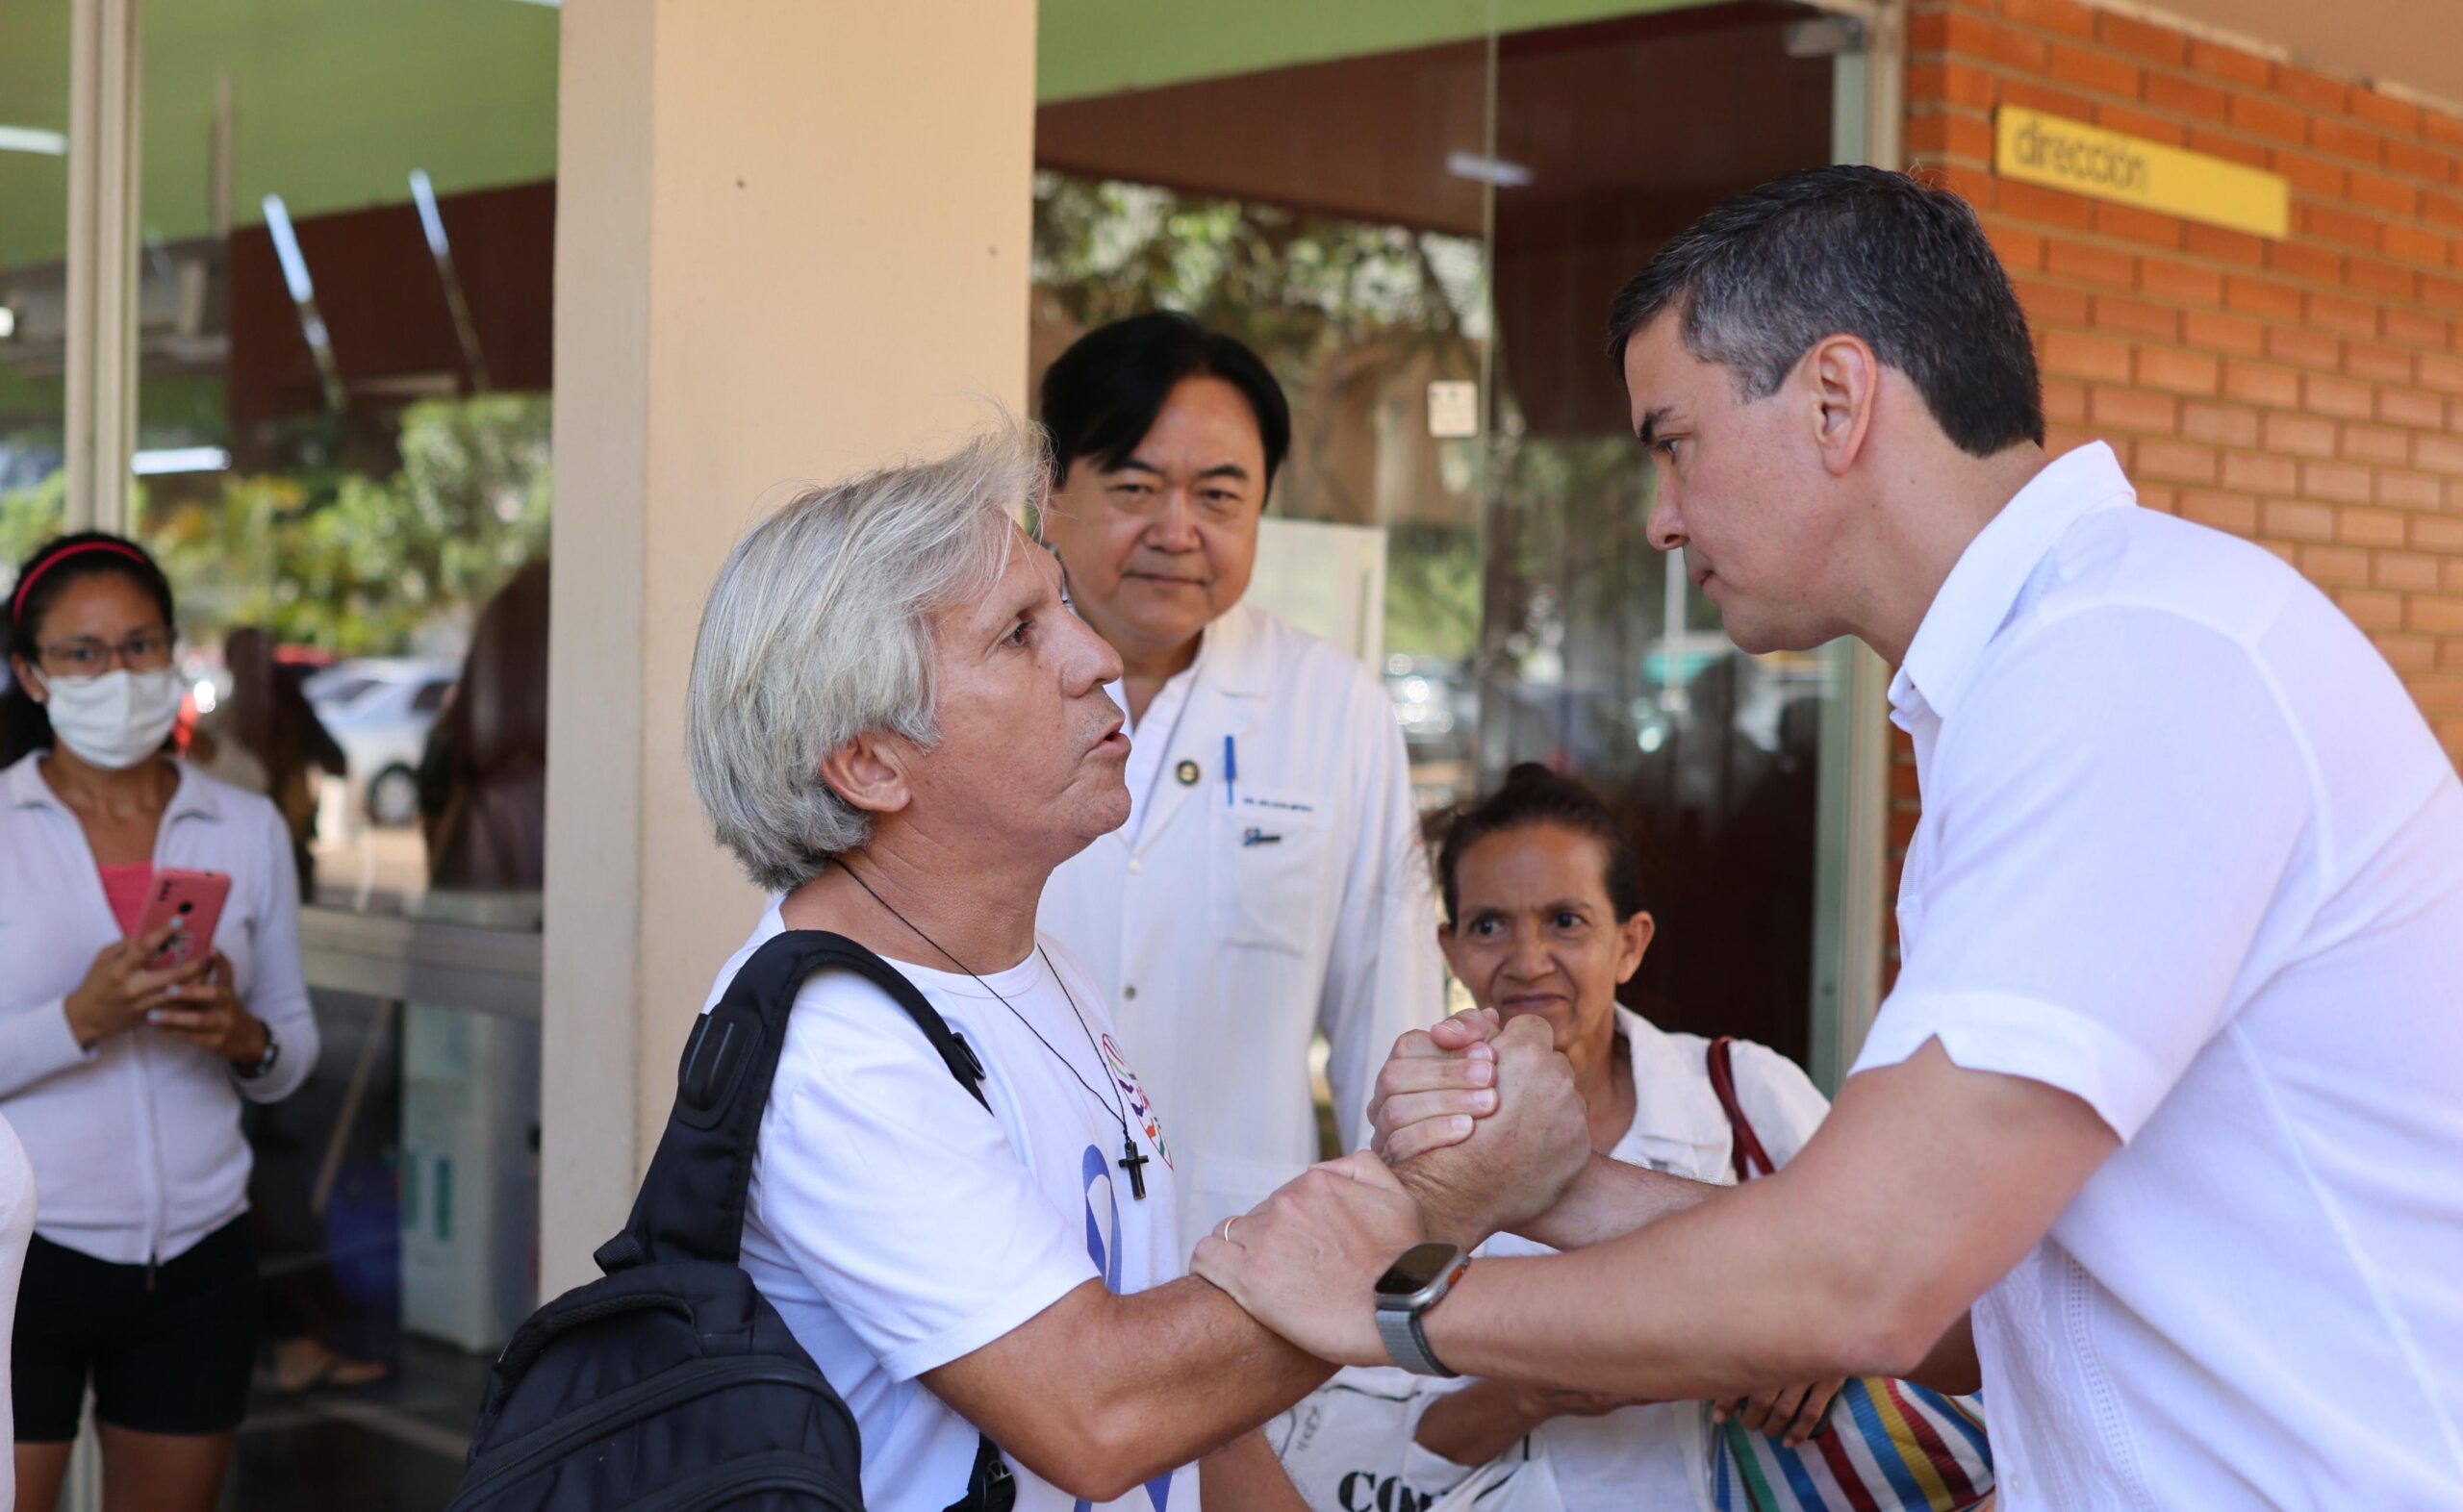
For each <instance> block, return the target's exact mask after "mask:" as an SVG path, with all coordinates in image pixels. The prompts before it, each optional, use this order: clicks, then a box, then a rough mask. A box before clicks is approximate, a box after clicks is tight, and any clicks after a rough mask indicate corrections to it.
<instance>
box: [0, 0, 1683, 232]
mask: <svg viewBox="0 0 2463 1512" xmlns="http://www.w3.org/2000/svg"><path fill="white" fill-rule="evenodd" d="M694 3H702V4H710V3H719V0H694ZM916 3H928V0H916ZM1701 3H1704V0H1237V3H1227V0H1042V4H1041V24H1040V26H1039V29H1038V32H1037V37H1036V43H1035V67H1036V88H1037V93H1038V95H1039V96H1040V97H1041V98H1042V99H1044V100H1047V101H1052V100H1073V99H1083V98H1086V97H1088V96H1091V95H1099V94H1110V93H1116V92H1119V91H1121V90H1125V89H1136V88H1155V87H1156V86H1159V85H1166V84H1184V83H1188V82H1190V81H1192V80H1197V79H1206V78H1215V77H1220V76H1223V75H1227V74H1237V73H1251V72H1256V71H1257V70H1259V69H1265V68H1274V67H1280V66H1282V65H1285V64H1289V63H1317V62H1323V61H1326V60H1328V59H1334V58H1346V57H1358V56H1361V55H1364V54H1370V53H1381V52H1393V51H1398V50H1401V49H1404V48H1410V47H1426V46H1431V45H1434V44H1436V43H1439V42H1451V41H1462V40H1465V39H1469V38H1480V37H1485V36H1486V35H1488V33H1489V32H1490V31H1491V30H1495V31H1497V32H1500V33H1511V32H1519V31H1527V30H1531V29H1533V28H1536V27H1545V26H1562V25H1569V24H1573V23H1576V22H1582V21H1595V20H1601V19H1604V18H1608V17H1612V16H1619V15H1633V14H1638V13H1644V12H1651V11H1667V10H1677V9H1681V8H1683V7H1686V6H1689V5H1694V4H1701ZM68 13H69V6H68V0H0V124H6V125H12V126H33V127H38V128H43V129H47V130H52V131H63V130H65V129H66V127H67V120H68ZM556 29H557V13H556V12H555V11H553V10H551V9H548V8H546V7H544V6H536V5H524V4H520V3H518V0H147V4H146V7H145V40H144V64H143V66H144V160H143V169H142V171H143V174H144V185H143V190H142V198H141V201H140V209H141V214H142V216H143V220H144V229H145V234H146V235H147V236H148V237H152V238H159V239H164V240H177V239H182V238H186V237H193V236H197V235H201V234H202V233H204V232H205V231H206V230H207V228H208V225H209V217H210V211H211V202H210V198H209V196H210V194H211V192H212V189H211V176H210V175H211V166H212V162H213V157H212V152H213V148H212V142H213V123H214V99H215V83H216V77H217V76H218V75H220V74H222V73H225V72H227V73H229V74H230V75H231V76H232V88H233V96H234V99H235V102H236V105H237V109H238V117H239V119H238V130H237V133H236V146H235V151H234V155H233V166H234V175H233V211H234V214H235V217H236V218H237V219H238V220H239V221H240V222H241V224H248V223H251V222H254V221H257V220H260V219H262V218H263V215H262V212H261V211H260V210H259V209H258V207H259V205H260V204H261V202H262V201H263V199H264V197H265V196H266V195H267V194H268V193H279V194H281V195H282V196H283V198H284V201H285V202H286V203H287V204H288V205H289V206H290V207H291V211H292V214H293V215H313V214H322V213H325V212H330V211H341V210H353V209H358V208H360V207H363V206H368V205H385V204H399V203H401V202H402V201H404V200H406V199H408V198H409V197H410V196H409V190H408V189H407V188H406V186H405V178H406V176H407V175H408V174H409V172H410V170H411V169H412V168H414V167H423V168H425V169H427V171H428V174H429V176H430V177H431V178H433V179H434V180H435V181H436V186H437V189H438V190H439V191H440V192H444V193H450V192H453V191H455V190H460V189H483V188H488V187H490V186H494V185H501V184H520V183H526V182H529V181H532V180H536V179H544V178H548V177H551V176H553V175H554V173H555V171H556ZM816 71H817V73H818V72H820V71H822V70H821V67H820V64H819V63H818V62H816ZM66 196H67V167H66V160H65V159H64V158H46V157H37V156H31V155H28V154H24V153H15V152H0V268H7V267H14V266H20V265H26V264H29V263H43V262H50V261H53V260H55V259H57V258H59V257H60V256H61V253H62V249H63V244H64V242H65V239H66V237H65V228H66V225H67V198H66Z"/></svg>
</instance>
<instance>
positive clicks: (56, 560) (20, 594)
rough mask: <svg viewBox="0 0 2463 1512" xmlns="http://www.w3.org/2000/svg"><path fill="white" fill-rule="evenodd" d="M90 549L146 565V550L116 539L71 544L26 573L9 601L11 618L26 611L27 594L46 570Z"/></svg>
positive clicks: (12, 619)
mask: <svg viewBox="0 0 2463 1512" xmlns="http://www.w3.org/2000/svg"><path fill="white" fill-rule="evenodd" d="M89 551H110V552H115V553H117V554H118V555H120V556H123V557H126V558H128V560H130V561H131V562H134V563H136V564H137V565H138V566H140V567H143V566H144V565H145V553H144V552H142V551H140V550H138V549H137V548H136V547H135V546H129V545H122V544H121V543H120V542H116V541H89V542H82V543H80V544H78V545H74V546H70V547H69V548H68V549H67V550H65V551H63V552H61V553H60V554H59V555H57V556H54V557H51V558H48V559H47V560H45V561H44V563H43V564H42V566H40V567H37V568H35V569H34V570H33V571H31V572H29V573H27V574H26V578H25V581H24V582H22V583H19V584H18V585H17V595H16V597H14V598H13V599H11V600H10V601H9V618H10V620H11V621H12V622H13V621H14V620H15V619H16V617H18V616H19V615H22V614H24V613H25V612H26V595H27V594H28V593H31V592H34V591H35V585H36V584H37V583H39V582H41V581H42V575H43V574H44V573H45V572H48V571H50V570H51V569H52V568H53V567H58V566H60V564H62V563H63V562H65V561H67V560H68V559H69V558H71V557H82V556H84V555H86V554H87V553H88V552H89Z"/></svg>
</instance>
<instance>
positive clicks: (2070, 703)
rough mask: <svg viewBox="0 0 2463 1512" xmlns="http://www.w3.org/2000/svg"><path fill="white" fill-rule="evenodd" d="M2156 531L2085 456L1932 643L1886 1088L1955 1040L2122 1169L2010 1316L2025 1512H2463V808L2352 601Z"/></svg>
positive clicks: (1966, 1061)
mask: <svg viewBox="0 0 2463 1512" xmlns="http://www.w3.org/2000/svg"><path fill="white" fill-rule="evenodd" d="M2135 505H2136V496H2135V494H2134V492H2133V491H2132V490H2131V488H2130V485H2129V482H2128V480H2127V479H2126V478H2125V477H2124V476H2123V475H2122V473H2121V471H2120V466H2119V465H2118V463H2117V462H2116V461H2115V459H2114V457H2113V455H2112V452H2111V451H2110V449H2109V448H2107V447H2105V446H2102V445H2100V444H2098V445H2092V446H2087V447H2082V448H2080V449H2079V450H2077V451H2074V452H2071V453H2069V455H2067V456H2065V457H2063V458H2061V459H2060V460H2059V461H2057V462H2055V463H2053V464H2052V465H2051V466H2049V467H2047V468H2045V469H2044V472H2043V473H2042V474H2040V475H2039V476H2038V477H2037V478H2036V480H2035V481H2034V482H2032V483H2030V484H2029V485H2028V486H2027V488H2026V489H2025V490H2023V491H2021V492H2020V493H2019V495H2018V497H2017V498H2015V499H2013V500H2012V501H2011V502H2010V504H2009V506H2008V507H2007V508H2006V509H2005V510H2003V511H2002V513H2001V515H2000V516H1999V517H1997V518H1995V519H1994V520H1993V522H1992V523H1991V524H1990V525H1988V526H1987V527H1986V528H1985V530H1984V531H1983V532H1982V533H1981V534H1980V535H1978V536H1977V537H1976V539H1975V541H1974V542H1972V543H1971V544H1970V545H1969V546H1968V550H1967V552H1966V554H1965V555H1964V556H1962V557H1961V558H1960V560H1959V563H1958V566H1957V567H1956V568H1955V569H1954V570H1953V571H1952V572H1951V574H1950V576H1949V578H1948V580H1947V581H1946V582H1944V583H1943V584H1942V591H1941V592H1940V594H1939V596H1938V597H1936V599H1935V600H1934V602H1933V605H1932V607H1931V609H1930V610H1929V611H1928V612H1927V614H1926V616H1925V617H1924V621H1923V624H1922V626H1921V628H1920V629H1919V630H1918V631H1917V636H1916V640H1915V642H1914V643H1913V644H1912V645H1911V646H1910V647H1909V649H1908V655H1907V663H1906V666H1905V667H1904V668H1902V669H1901V670H1900V672H1899V674H1898V677H1897V679H1896V681H1895V682H1894V683H1893V685H1892V689H1891V700H1892V705H1893V710H1894V712H1893V714H1892V718H1894V719H1895V720H1896V721H1897V723H1898V724H1899V726H1900V727H1901V728H1903V729H1905V730H1907V731H1908V732H1909V734H1910V735H1911V736H1912V737H1913V738H1914V741H1915V745H1916V758H1917V779H1918V782H1919V784H1920V786H1921V789H1922V793H1923V799H1924V817H1923V820H1922V823H1921V825H1920V826H1919V828H1918V829H1917V835H1916V839H1915V843H1914V844H1913V845H1912V846H1911V848H1910V850H1909V852H1908V857H1907V867H1906V873H1905V877H1904V880H1903V881H1902V883H1901V885H1900V892H1899V905H1898V908H1899V932H1900V941H1901V947H1902V950H1903V951H1904V955H1905V964H1904V966H1903V968H1902V970H1901V971H1900V974H1899V979H1898V984H1897V988H1896V990H1895V991H1894V992H1893V993H1892V995H1891V998H1890V1000H1889V1001H1888V1002H1887V1003H1886V1004H1884V1005H1883V1008H1882V1011H1881V1015H1880V1017H1879V1019H1878V1020H1877V1021H1876V1022H1875V1023H1874V1025H1873V1031H1872V1035H1871V1038H1870V1039H1869V1040H1868V1041H1867V1042H1866V1046H1865V1050H1864V1053H1863V1055H1862V1056H1861V1057H1860V1058H1859V1060H1858V1061H1857V1065H1856V1069H1857V1070H1858V1071H1863V1070H1865V1069H1866V1068H1867V1067H1873V1066H1886V1065H1892V1064H1895V1063H1897V1062H1899V1061H1901V1060H1904V1059H1905V1058H1906V1057H1908V1056H1909V1055H1911V1054H1913V1053H1915V1051H1916V1050H1917V1049H1918V1048H1919V1047H1921V1046H1923V1045H1924V1044H1925V1042H1926V1041H1928V1040H1933V1039H1939V1040H1940V1041H1941V1042H1942V1046H1943V1048H1944V1049H1945V1050H1946V1051H1947V1053H1948V1054H1949V1056H1950V1058H1951V1059H1952V1060H1954V1061H1955V1062H1957V1063H1958V1064H1959V1065H1961V1066H1964V1067H1967V1068H1968V1069H1971V1070H1979V1071H1997V1072H2002V1073H2005V1074H2010V1075H2017V1076H2024V1077H2028V1078H2030V1079H2033V1080H2037V1081H2041V1082H2044V1083H2045V1084H2047V1085H2049V1086H2053V1087H2058V1088H2061V1089H2062V1090H2064V1091H2066V1092H2069V1093H2072V1094H2074V1095H2076V1096H2078V1097H2080V1098H2082V1099H2084V1100H2085V1101H2086V1102H2087V1103H2088V1104H2089V1105H2090V1106H2092V1107H2093V1108H2095V1111H2096V1113H2097V1114H2099V1115H2100V1116H2101V1117H2102V1118H2103V1120H2104V1121H2105V1122H2106V1123H2108V1124H2110V1125H2111V1126H2112V1128H2113V1130H2114V1132H2115V1133H2117V1134H2118V1135H2120V1138H2121V1140H2122V1141H2123V1145H2122V1147H2121V1148H2120V1151H2119V1152H2118V1153H2116V1154H2115V1155H2114V1156H2113V1158H2112V1159H2111V1160H2109V1161H2108V1162H2106V1163H2105V1165H2104V1166H2103V1167H2102V1169H2101V1170H2099V1171H2097V1172H2096V1173H2095V1175H2094V1177H2092V1178H2091V1179H2090V1180H2089V1181H2088V1183H2087V1185H2086V1188H2085V1189H2084V1190H2083V1191H2082V1192H2081V1193H2080V1194H2079V1196H2078V1197H2077V1199H2076V1201H2074V1202H2073V1203H2072V1204H2071V1205H2070V1207H2069V1211H2067V1212H2066V1213H2064V1214H2063V1215H2062V1217H2061V1219H2060V1221H2059V1222H2056V1223H2055V1224H2054V1225H2053V1228H2052V1231H2051V1233H2050V1234H2049V1235H2048V1236H2047V1237H2046V1238H2045V1240H2044V1243H2043V1244H2042V1245H2041V1246H2040V1247H2038V1248H2037V1249H2036V1251H2035V1252H2034V1253H2033V1254H2031V1255H2030V1256H2028V1257H2027V1258H2026V1259H2024V1260H2022V1261H2020V1262H2019V1265H2018V1266H2017V1267H2016V1268H2015V1269H2013V1270H2012V1271H2011V1273H2010V1274H2009V1275H2008V1276H2007V1277H2005V1278H2004V1279H2003V1280H2002V1281H2001V1282H2000V1284H1999V1285H1997V1286H1996V1287H1994V1288H1993V1291H1992V1292H1990V1293H1988V1294H1987V1295H1986V1296H1985V1298H1983V1299H1982V1300H1981V1301H1979V1302H1978V1303H1977V1304H1976V1307H1975V1311H1974V1319H1975V1338H1976V1346H1977V1350H1978V1352H1979V1354H1980V1355H1981V1357H1982V1360H1983V1366H1984V1379H1985V1391H1984V1399H1985V1401H1986V1402H1987V1403H1989V1404H1990V1405H1991V1408H1992V1413H1993V1453H1994V1456H1995V1460H1996V1464H1997V1467H1998V1469H1999V1472H2000V1481H2001V1487H2002V1493H2003V1502H2002V1505H2003V1506H2004V1507H2005V1508H2006V1509H2007V1512H2034V1509H2037V1508H2061V1509H2064V1512H2069V1509H2077V1512H2090V1509H2092V1512H2107V1509H2113V1508H2144V1509H2148V1512H2153V1509H2159V1508H2190V1507H2195V1508H2197V1509H2199V1512H2217V1509H2226V1508H2241V1507H2249V1508H2256V1507H2386V1508H2394V1507H2404V1508H2427V1507H2463V1432H2459V1431H2458V1425H2459V1424H2463V788H2459V787H2458V786H2457V783H2456V779H2455V773H2454V769H2453V768H2452V766H2451V765H2450V763H2449V762H2448V761H2447V758H2446V756H2445V754H2444V753H2443V752H2442V751H2440V750H2439V748H2438V746H2437V743H2436V742H2435V740H2434V739H2433V738H2432V737H2431V736H2430V734H2429V731H2428V729H2427V727H2426V726H2425V723H2424V722H2423V720H2422V718H2421V717H2420V715H2419V713H2418V712H2417V711H2416V710H2415V708H2414V707H2413V705H2412V702H2411V700H2410V699H2409V698H2408V697H2407V696H2406V695H2405V693H2404V691H2403V688H2402V686H2401V684H2400V682H2399V681H2398V680H2397V679H2396V677H2395V674H2394V672H2393V671H2392V670H2391V669H2390V668H2388V667H2387V665H2386V663H2385V662H2384V661H2383V660H2382V659H2381V658H2379V656H2378V655H2377V653H2376V651H2375V650H2374V648H2373V647H2372V646H2371V645H2370V643H2369V642H2368V641H2367V640H2366V639H2365V638H2364V637H2363V636H2362V635H2361V634H2360V632H2359V631H2358V630H2356V629H2355V628H2353V626H2352V624H2351V623H2350V621H2349V620H2348V619H2346V618H2345V617H2343V615H2342V614H2340V613H2339V612H2337V610H2336V609H2335V608H2334V606H2333V605H2332V604H2331V603H2329V602H2328V601H2327V600H2326V598H2325V597H2324V596H2323V594H2321V593H2320V592H2318V591H2317V590H2316V589H2315V588H2313V587H2311V586H2310V585H2309V584H2308V583H2307V582H2306V581H2304V580H2303V579H2302V578H2301V577H2300V576H2299V575H2298V573H2296V572H2295V571H2293V570H2292V569H2291V568H2290V567H2286V566H2285V565H2284V564H2283V563H2281V562H2279V561H2277V560H2276V559H2275V558H2274V557H2273V556H2271V555H2269V554H2268V553H2266V552H2265V551H2262V550H2260V549H2259V548H2258V547H2256V546H2253V545H2250V544H2247V543H2246V542H2241V541H2237V540H2234V539H2232V538H2230V537H2227V536H2224V535H2222V534H2219V533H2218V532H2215V531H2211V530H2206V529H2203V528H2201V527H2199V526H2196V525H2192V524H2188V523H2186V522H2184V521H2181V520H2178V519H2174V518H2171V517H2168V516H2164V515H2158V514H2154V513H2151V512H2148V511H2145V510H2141V509H2138V508H2136V507H2135Z"/></svg>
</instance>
